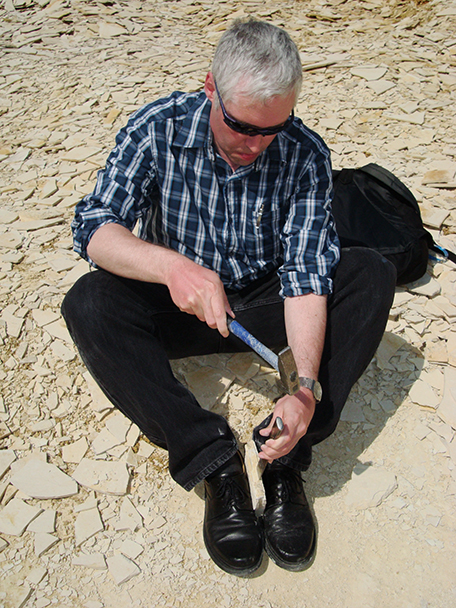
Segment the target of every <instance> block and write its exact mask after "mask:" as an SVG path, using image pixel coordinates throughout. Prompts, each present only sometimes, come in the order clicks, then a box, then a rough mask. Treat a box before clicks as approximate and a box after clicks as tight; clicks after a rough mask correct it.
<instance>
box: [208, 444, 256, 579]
mask: <svg viewBox="0 0 456 608" xmlns="http://www.w3.org/2000/svg"><path fill="white" fill-rule="evenodd" d="M204 483H205V487H206V509H205V513H204V528H203V535H204V543H205V545H206V549H207V551H208V553H209V555H210V556H211V558H212V559H213V560H214V562H215V563H216V564H217V566H219V568H221V569H222V570H225V572H229V573H230V574H238V575H241V576H244V575H247V574H251V573H252V572H254V571H255V570H256V569H257V568H258V567H259V566H260V564H261V561H262V555H263V547H264V544H263V532H262V528H261V525H260V523H259V522H258V520H257V518H256V516H255V513H254V511H253V508H252V499H251V497H250V489H249V483H248V480H247V475H246V473H245V470H244V463H243V460H242V457H241V455H240V454H239V452H237V453H236V454H235V455H234V456H233V457H232V458H230V460H228V461H227V462H226V463H225V464H224V465H222V466H221V467H220V468H219V469H217V471H215V473H212V475H210V476H209V477H207V478H206V479H205V482H204Z"/></svg>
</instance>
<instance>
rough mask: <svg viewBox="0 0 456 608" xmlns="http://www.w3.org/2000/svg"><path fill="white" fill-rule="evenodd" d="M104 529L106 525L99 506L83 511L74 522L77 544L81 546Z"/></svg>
mask: <svg viewBox="0 0 456 608" xmlns="http://www.w3.org/2000/svg"><path fill="white" fill-rule="evenodd" d="M102 530H104V525H103V522H102V520H101V516H100V512H99V511H98V509H97V508H94V509H88V510H87V511H81V512H80V513H78V515H77V517H76V521H75V523H74V532H75V538H76V546H77V547H79V545H81V544H82V543H83V542H85V541H86V540H88V539H89V538H91V537H92V536H94V535H95V534H97V533H98V532H101V531H102Z"/></svg>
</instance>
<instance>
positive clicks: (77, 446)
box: [62, 437, 89, 464]
mask: <svg viewBox="0 0 456 608" xmlns="http://www.w3.org/2000/svg"><path fill="white" fill-rule="evenodd" d="M88 449H89V444H88V443H87V439H86V438H85V437H81V438H80V439H78V440H77V441H75V442H74V443H70V444H68V445H64V446H63V448H62V458H63V461H64V462H72V463H74V464H79V463H80V462H81V460H82V459H83V458H84V456H85V455H86V452H87V450H88Z"/></svg>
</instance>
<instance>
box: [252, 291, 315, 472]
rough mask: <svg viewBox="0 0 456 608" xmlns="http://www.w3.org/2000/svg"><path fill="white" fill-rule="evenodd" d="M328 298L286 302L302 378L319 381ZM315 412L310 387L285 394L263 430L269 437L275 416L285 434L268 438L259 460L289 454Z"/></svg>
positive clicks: (312, 296)
mask: <svg viewBox="0 0 456 608" xmlns="http://www.w3.org/2000/svg"><path fill="white" fill-rule="evenodd" d="M326 307H327V299H326V296H317V295H315V294H312V293H310V294H306V295H304V296H297V297H293V298H287V299H286V300H285V325H286V330H287V338H288V344H289V346H290V347H291V349H292V351H293V354H294V357H295V359H296V365H297V368H298V372H299V375H300V376H306V377H308V378H311V379H313V380H317V378H318V371H319V368H320V361H321V355H322V352H323V345H324V342H325V332H326V314H327V312H326ZM314 412H315V398H314V395H313V393H312V391H311V390H310V389H309V388H301V389H300V390H299V391H298V392H297V393H296V394H295V395H285V396H284V397H282V398H281V399H279V400H278V401H277V403H276V406H275V408H274V416H273V419H272V420H271V423H270V425H269V427H268V428H266V429H263V430H262V431H260V434H261V435H263V436H265V437H267V436H269V434H270V432H271V428H272V425H273V423H274V419H275V417H276V416H280V417H281V418H282V420H283V422H284V423H285V428H284V432H283V433H282V435H281V436H280V437H279V438H278V439H276V440H273V439H268V440H267V441H266V443H265V444H264V445H263V448H262V451H261V453H260V458H264V459H266V460H269V461H270V462H271V461H272V460H275V459H276V458H280V457H281V456H285V455H286V454H288V453H289V452H290V451H291V450H292V449H293V448H294V447H295V445H296V444H297V443H298V441H299V440H300V439H301V437H303V436H304V435H305V434H306V432H307V429H308V428H309V424H310V422H311V420H312V417H313V415H314Z"/></svg>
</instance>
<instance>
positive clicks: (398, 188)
mask: <svg viewBox="0 0 456 608" xmlns="http://www.w3.org/2000/svg"><path fill="white" fill-rule="evenodd" d="M360 171H364V173H367V174H368V175H370V176H371V177H373V178H375V179H377V180H378V181H379V182H381V183H383V184H385V186H387V187H388V188H390V189H391V190H393V191H394V192H396V194H398V195H399V196H401V197H402V198H405V200H407V201H408V202H409V203H410V204H411V205H412V206H413V207H415V208H416V209H417V210H418V203H417V202H416V198H415V197H414V196H413V194H412V192H411V191H410V190H409V189H408V188H407V186H406V185H405V184H403V183H402V182H401V180H400V179H398V178H397V177H396V176H395V175H393V174H392V173H391V172H390V171H388V170H387V169H384V168H383V167H380V165H376V164H375V163H369V164H368V165H365V166H364V167H360Z"/></svg>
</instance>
